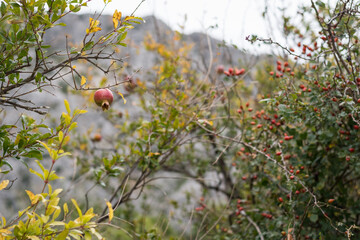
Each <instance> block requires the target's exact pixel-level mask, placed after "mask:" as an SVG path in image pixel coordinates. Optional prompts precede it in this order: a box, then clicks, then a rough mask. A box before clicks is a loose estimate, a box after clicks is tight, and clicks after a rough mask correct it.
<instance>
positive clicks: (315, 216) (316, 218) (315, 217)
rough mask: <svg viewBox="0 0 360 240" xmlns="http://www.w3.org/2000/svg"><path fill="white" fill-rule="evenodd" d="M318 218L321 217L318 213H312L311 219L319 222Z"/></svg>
mask: <svg viewBox="0 0 360 240" xmlns="http://www.w3.org/2000/svg"><path fill="white" fill-rule="evenodd" d="M318 219H319V216H318V215H317V214H311V216H310V221H312V222H317V220H318Z"/></svg>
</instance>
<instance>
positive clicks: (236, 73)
mask: <svg viewBox="0 0 360 240" xmlns="http://www.w3.org/2000/svg"><path fill="white" fill-rule="evenodd" d="M244 72H245V69H243V68H242V69H240V70H239V69H236V68H235V75H237V76H238V75H241V74H243V73H244Z"/></svg>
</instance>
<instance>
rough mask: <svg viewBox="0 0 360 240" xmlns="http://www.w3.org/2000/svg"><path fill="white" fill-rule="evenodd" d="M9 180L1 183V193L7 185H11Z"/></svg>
mask: <svg viewBox="0 0 360 240" xmlns="http://www.w3.org/2000/svg"><path fill="white" fill-rule="evenodd" d="M9 182H10V181H9V180H4V181H2V182H1V183H0V191H1V190H3V189H4V188H6V187H7V185H8V184H9Z"/></svg>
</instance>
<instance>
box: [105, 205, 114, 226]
mask: <svg viewBox="0 0 360 240" xmlns="http://www.w3.org/2000/svg"><path fill="white" fill-rule="evenodd" d="M106 205H107V206H108V208H109V222H110V221H111V219H112V218H113V217H114V209H113V208H112V205H111V203H110V202H106Z"/></svg>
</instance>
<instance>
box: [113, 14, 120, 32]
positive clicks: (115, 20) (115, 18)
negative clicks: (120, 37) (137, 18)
mask: <svg viewBox="0 0 360 240" xmlns="http://www.w3.org/2000/svg"><path fill="white" fill-rule="evenodd" d="M112 21H113V25H114V28H115V29H116V28H117V27H118V25H119V21H120V22H121V12H118V10H115V12H114V14H113V17H112Z"/></svg>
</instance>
